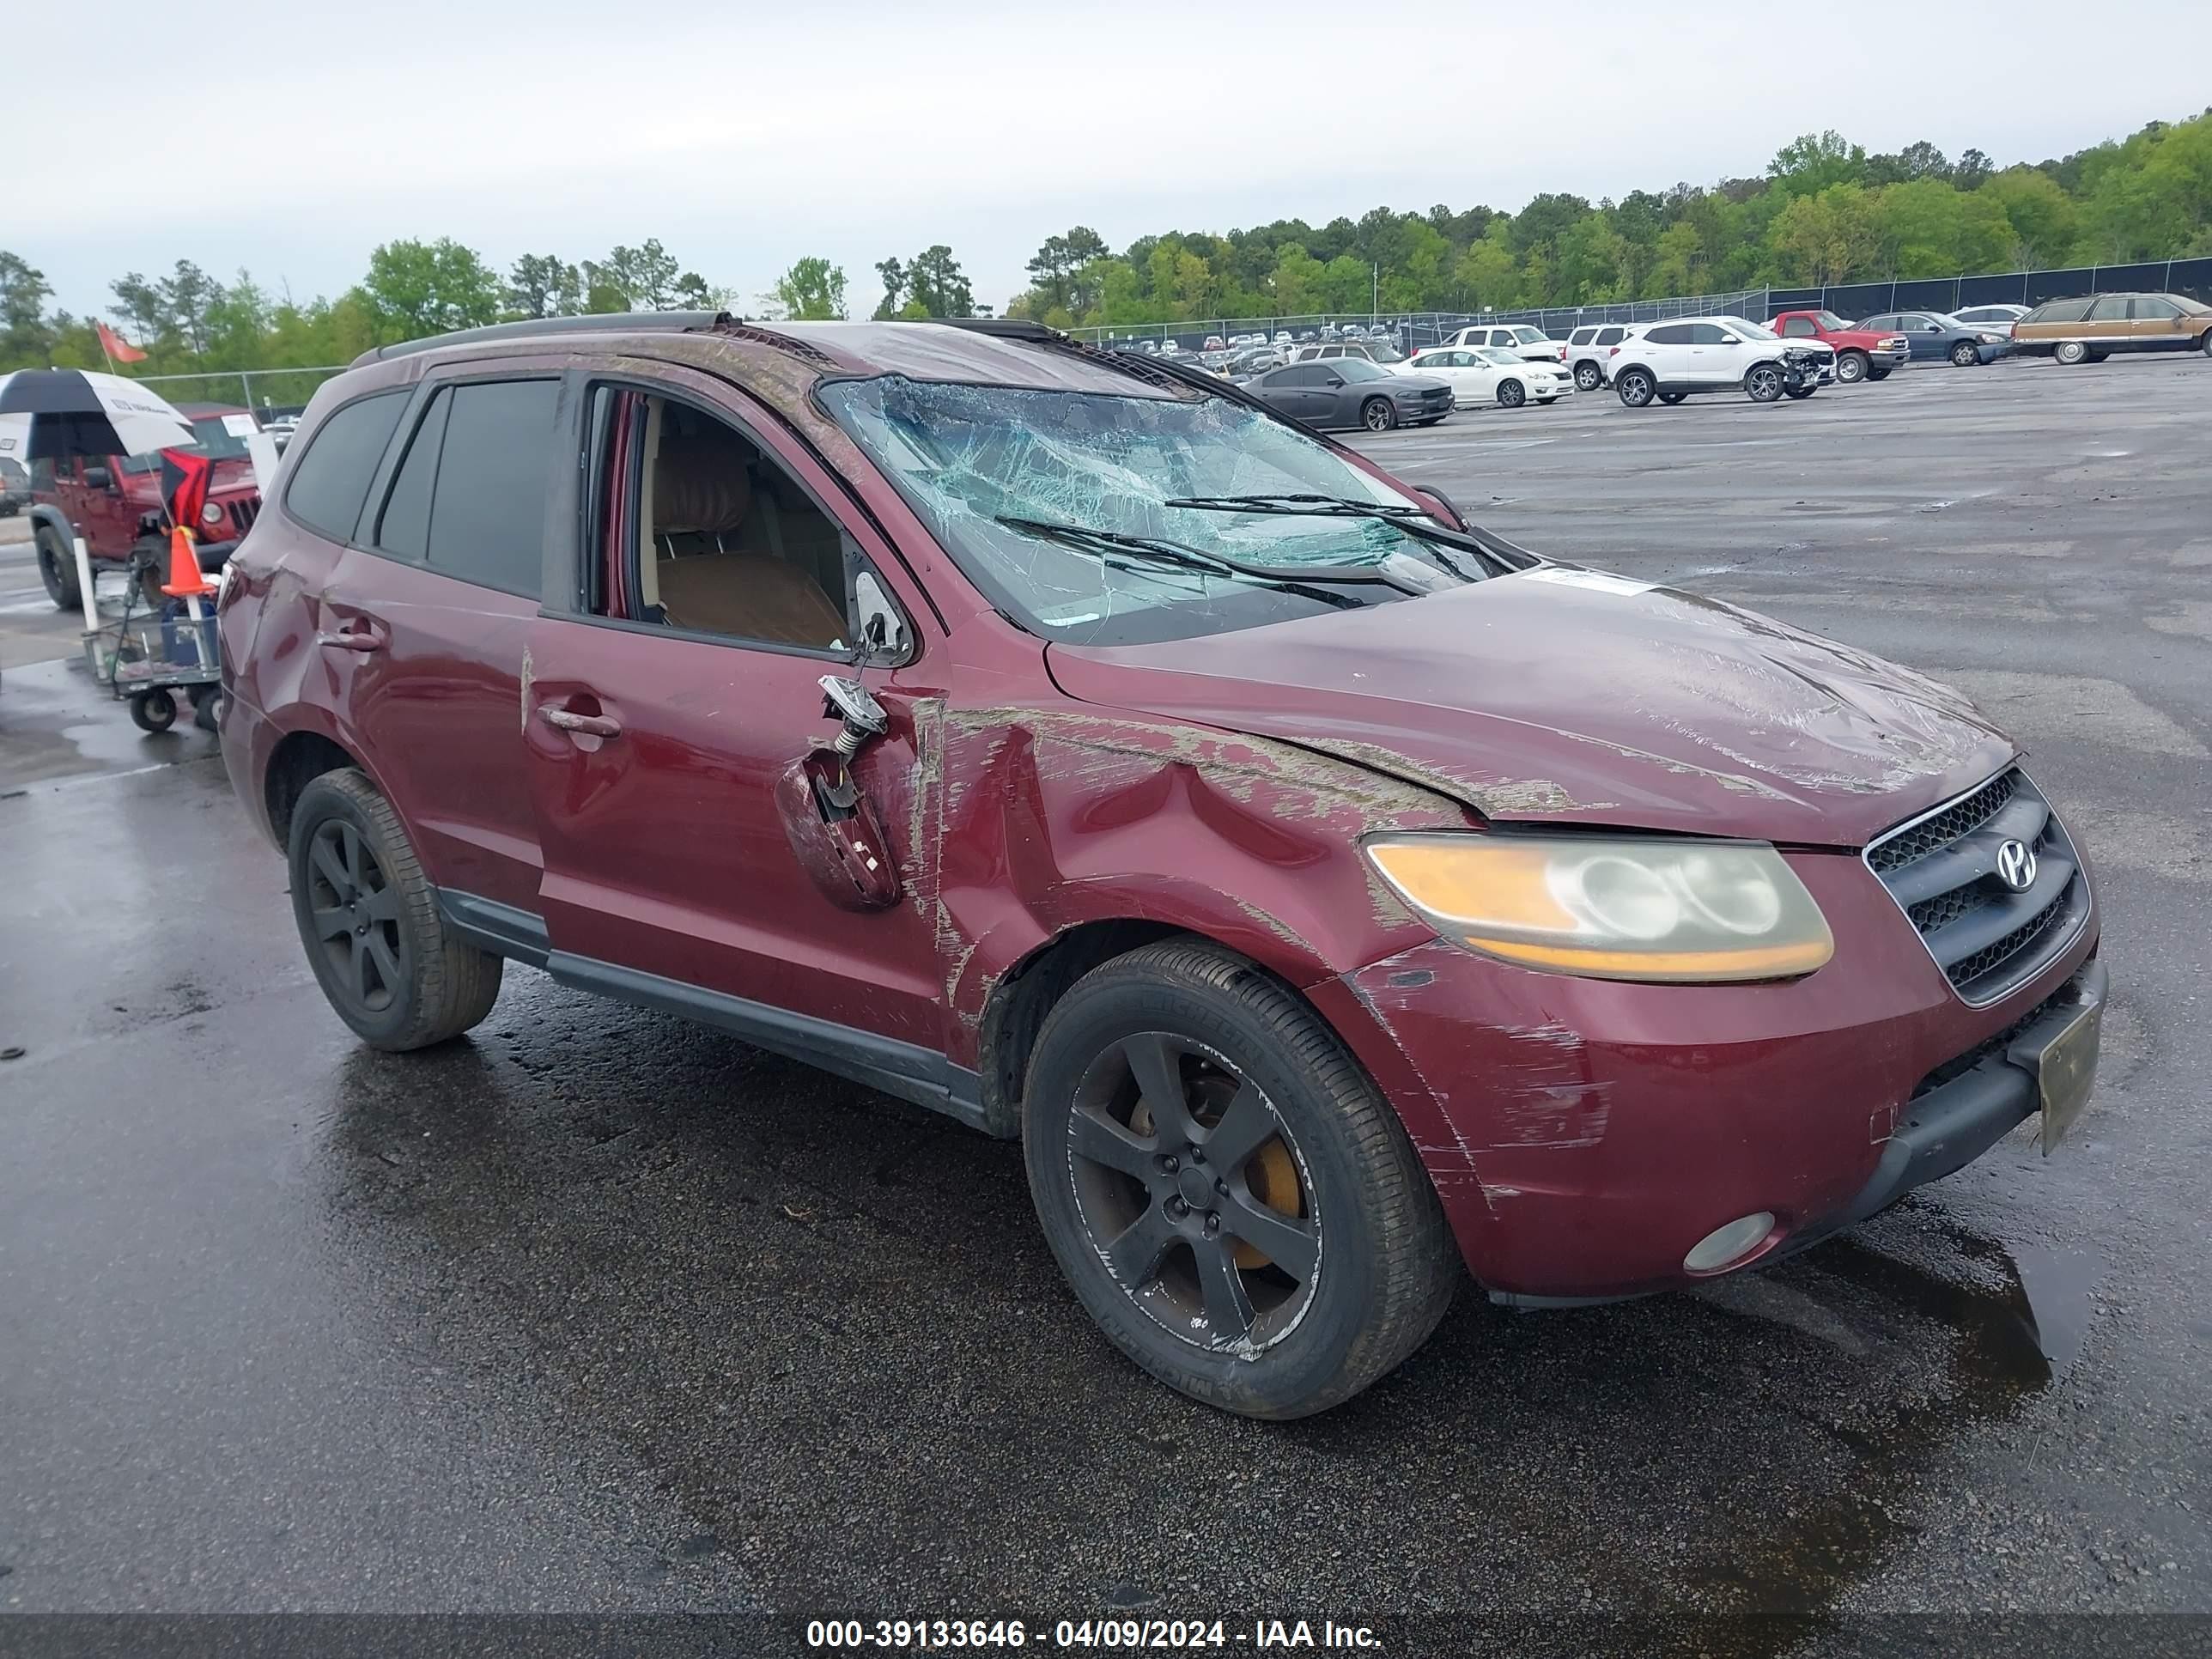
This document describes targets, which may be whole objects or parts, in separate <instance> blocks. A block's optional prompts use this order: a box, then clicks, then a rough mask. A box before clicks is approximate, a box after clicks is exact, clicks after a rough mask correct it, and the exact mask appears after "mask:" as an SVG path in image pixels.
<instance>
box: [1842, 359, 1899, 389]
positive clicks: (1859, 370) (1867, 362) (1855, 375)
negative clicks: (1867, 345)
mask: <svg viewBox="0 0 2212 1659" xmlns="http://www.w3.org/2000/svg"><path fill="white" fill-rule="evenodd" d="M1873 370H1874V363H1873V362H1872V360H1871V359H1869V357H1868V356H1867V355H1866V353H1865V352H1863V351H1843V352H1838V353H1837V355H1836V379H1837V380H1838V381H1839V382H1840V383H1841V384H1843V385H1844V386H1857V384H1858V383H1859V382H1860V381H1861V380H1865V379H1866V378H1867V376H1868V375H1869V374H1872V373H1873ZM1888 373H1889V371H1888V370H1887V369H1884V370H1882V371H1881V374H1888ZM1881 374H1875V377H1874V378H1875V379H1876V380H1880V379H1881Z"/></svg>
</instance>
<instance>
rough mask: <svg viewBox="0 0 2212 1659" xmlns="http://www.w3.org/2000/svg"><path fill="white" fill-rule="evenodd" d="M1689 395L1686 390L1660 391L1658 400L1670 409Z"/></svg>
mask: <svg viewBox="0 0 2212 1659" xmlns="http://www.w3.org/2000/svg"><path fill="white" fill-rule="evenodd" d="M1689 395H1690V394H1689V393H1688V392H1661V393H1660V394H1659V401H1660V402H1661V403H1662V404H1666V405H1667V406H1668V408H1669V409H1672V408H1673V407H1674V405H1675V404H1679V403H1680V402H1681V401H1682V400H1683V399H1684V398H1687V397H1688V396H1689Z"/></svg>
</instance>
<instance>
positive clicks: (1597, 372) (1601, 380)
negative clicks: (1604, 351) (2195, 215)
mask: <svg viewBox="0 0 2212 1659" xmlns="http://www.w3.org/2000/svg"><path fill="white" fill-rule="evenodd" d="M2205 338H2206V339H2208V340H2212V334H2207V335H2206V336H2205ZM1604 384H1605V371H1604V370H1603V369H1601V368H1599V367H1598V366H1597V363H1596V362H1595V360H1594V359H1592V358H1589V357H1585V358H1583V360H1582V362H1578V363H1577V364H1576V365H1575V386H1576V389H1577V391H1582V392H1595V391H1596V390H1597V389H1598V388H1599V387H1600V386H1603V385H1604Z"/></svg>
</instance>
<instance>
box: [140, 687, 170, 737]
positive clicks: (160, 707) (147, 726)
mask: <svg viewBox="0 0 2212 1659" xmlns="http://www.w3.org/2000/svg"><path fill="white" fill-rule="evenodd" d="M176 723H177V700H176V699H175V698H174V697H173V696H170V695H169V694H168V693H167V692H166V691H141V692H140V693H139V694H138V695H137V696H135V697H133V698H131V724H132V725H133V726H137V728H138V729H139V730H140V731H141V732H149V733H151V734H153V735H155V736H157V737H158V736H159V735H160V734H161V733H162V732H166V731H167V730H168V729H169V728H170V727H171V726H174V725H175V724H176Z"/></svg>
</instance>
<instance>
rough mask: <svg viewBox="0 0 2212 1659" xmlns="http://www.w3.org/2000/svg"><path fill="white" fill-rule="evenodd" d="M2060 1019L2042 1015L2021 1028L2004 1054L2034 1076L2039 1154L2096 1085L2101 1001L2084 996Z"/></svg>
mask: <svg viewBox="0 0 2212 1659" xmlns="http://www.w3.org/2000/svg"><path fill="white" fill-rule="evenodd" d="M2071 1013H2072V1018H2069V1019H2066V1020H2064V1021H2063V1022H2059V1021H2053V1020H2045V1021H2042V1022H2039V1024H2038V1025H2037V1026H2036V1028H2035V1029H2034V1030H2030V1031H2026V1032H2023V1033H2022V1034H2021V1036H2019V1037H2017V1038H2016V1039H2015V1040H2014V1042H2013V1043H2012V1046H2011V1047H2010V1048H2008V1049H2007V1050H2006V1051H2005V1058H2006V1059H2008V1060H2011V1061H2012V1063H2013V1064H2014V1065H2015V1066H2021V1067H2022V1068H2023V1069H2025V1070H2026V1071H2027V1072H2028V1073H2030V1074H2031V1075H2032V1076H2033V1078H2034V1079H2035V1085H2036V1091H2037V1094H2038V1097H2039V1101H2040V1104H2041V1107H2042V1111H2043V1155H2044V1156H2045V1158H2048V1157H2050V1156H2051V1148H2052V1147H2054V1146H2057V1144H2058V1143H2059V1142H2060V1141H2061V1140H2063V1139H2065V1138H2066V1132H2067V1131H2068V1130H2069V1129H2070V1128H2072V1127H2074V1121H2075V1119H2076V1118H2078V1117H2080V1116H2081V1113H2082V1109H2084V1108H2085V1107H2087V1105H2088V1103H2089V1095H2090V1092H2091V1091H2092V1090H2093V1088H2094V1087H2095V1085H2096V1080H2097V1049H2098V1045H2099V1042H2100V1038H2101V1036H2102V1033H2103V1026H2104V1017H2105V1004H2104V1000H2103V999H2102V998H2101V997H2100V998H2098V999H2096V1000H2093V1001H2084V1002H2081V1003H2080V1004H2078V1005H2076V1006H2075V1008H2074V1009H2073V1010H2072V1011H2071Z"/></svg>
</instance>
